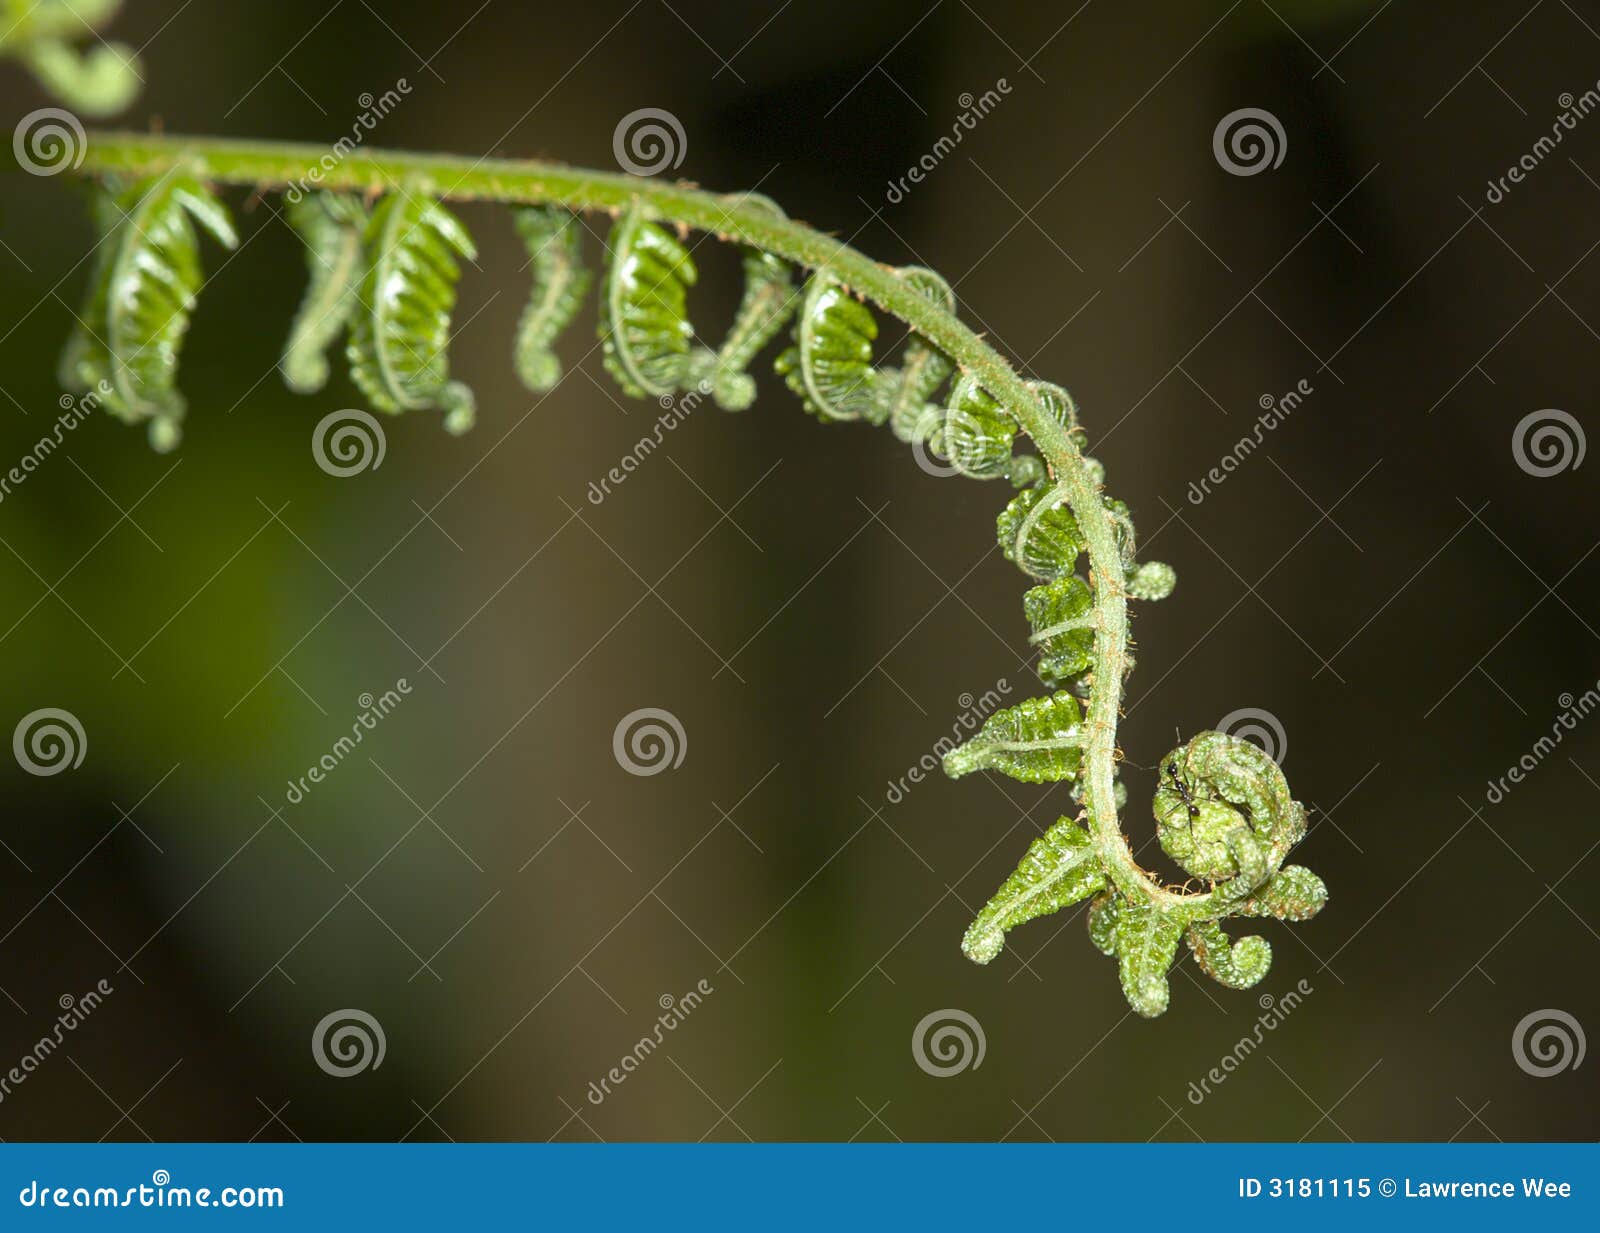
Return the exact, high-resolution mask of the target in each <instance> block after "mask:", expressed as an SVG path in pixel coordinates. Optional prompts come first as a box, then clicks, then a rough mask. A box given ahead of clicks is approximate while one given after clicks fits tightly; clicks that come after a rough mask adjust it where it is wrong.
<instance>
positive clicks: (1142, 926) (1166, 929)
mask: <svg viewBox="0 0 1600 1233" xmlns="http://www.w3.org/2000/svg"><path fill="white" fill-rule="evenodd" d="M1182 936H1183V926H1182V925H1181V924H1179V923H1178V921H1176V920H1175V919H1173V918H1172V917H1171V916H1169V915H1168V914H1167V913H1166V912H1165V911H1163V910H1162V909H1161V908H1160V907H1158V906H1157V905H1156V904H1154V903H1153V902H1151V901H1150V900H1147V899H1126V900H1124V901H1123V903H1122V905H1121V907H1120V908H1119V909H1118V912H1117V930H1116V948H1117V974H1118V976H1119V977H1120V978H1121V980H1122V992H1123V995H1124V996H1125V997H1126V998H1127V999H1128V1005H1129V1006H1131V1007H1133V1009H1134V1010H1135V1011H1137V1012H1138V1013H1139V1014H1141V1015H1143V1016H1144V1017H1145V1018H1146V1019H1154V1018H1155V1017H1156V1016H1157V1015H1159V1014H1161V1012H1162V1011H1164V1010H1166V1009H1167V1001H1168V999H1169V998H1170V997H1171V995H1172V991H1171V989H1170V988H1169V987H1168V985H1167V972H1168V971H1169V970H1170V969H1171V968H1172V961H1173V959H1174V958H1176V957H1177V954H1178V940H1179V939H1180V938H1181V937H1182Z"/></svg>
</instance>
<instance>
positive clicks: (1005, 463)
mask: <svg viewBox="0 0 1600 1233" xmlns="http://www.w3.org/2000/svg"><path fill="white" fill-rule="evenodd" d="M1016 439H1017V424H1016V421H1015V420H1013V419H1012V418H1011V417H1010V416H1009V415H1007V414H1006V413H1005V412H1004V411H1002V410H1001V409H1000V404H999V403H998V402H996V401H995V400H994V398H993V397H992V396H991V395H990V394H989V393H988V392H987V391H986V390H984V388H983V387H982V386H981V385H979V384H978V380H977V378H976V377H974V376H973V375H972V374H971V373H965V374H963V375H962V377H961V378H960V380H958V381H957V382H956V383H955V385H954V387H953V388H952V389H951V391H950V403H949V406H947V407H946V408H945V413H944V423H943V425H942V426H941V427H940V430H939V439H938V441H937V442H935V449H936V450H937V451H938V452H939V453H941V454H943V455H944V456H945V457H946V458H948V459H949V460H950V465H951V466H953V467H955V468H956V469H957V470H958V471H960V472H961V473H962V474H963V475H969V476H971V477H972V478H973V479H995V478H997V477H999V476H1001V475H1004V474H1005V473H1006V470H1007V468H1008V467H1009V465H1010V462H1011V447H1012V444H1013V443H1014V442H1015V441H1016Z"/></svg>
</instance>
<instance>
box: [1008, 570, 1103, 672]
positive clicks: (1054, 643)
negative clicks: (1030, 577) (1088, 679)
mask: <svg viewBox="0 0 1600 1233" xmlns="http://www.w3.org/2000/svg"><path fill="white" fill-rule="evenodd" d="M1093 609H1094V597H1093V596H1092V595H1091V594H1090V592H1089V586H1088V584H1087V583H1085V582H1084V581H1083V579H1082V578H1079V577H1078V576H1077V575H1076V574H1063V575H1062V576H1061V577H1059V578H1057V579H1056V580H1055V581H1054V582H1047V583H1045V585H1044V586H1040V587H1034V588H1033V590H1031V591H1029V592H1028V593H1027V594H1026V595H1024V596H1023V597H1022V613H1023V615H1024V616H1026V617H1027V618H1028V625H1029V627H1030V628H1031V629H1032V630H1033V633H1032V634H1030V635H1029V637H1028V641H1029V642H1031V643H1033V644H1034V645H1035V646H1037V647H1038V648H1039V661H1038V663H1036V664H1035V665H1034V670H1035V671H1036V672H1037V673H1038V674H1039V679H1040V680H1041V681H1043V682H1044V683H1045V684H1046V685H1048V686H1050V688H1052V689H1063V688H1066V687H1067V686H1068V685H1072V686H1074V687H1076V686H1077V685H1078V683H1079V681H1080V680H1081V678H1082V676H1083V674H1084V673H1085V672H1087V671H1088V670H1089V668H1090V667H1091V666H1092V665H1093V663H1094V613H1093Z"/></svg>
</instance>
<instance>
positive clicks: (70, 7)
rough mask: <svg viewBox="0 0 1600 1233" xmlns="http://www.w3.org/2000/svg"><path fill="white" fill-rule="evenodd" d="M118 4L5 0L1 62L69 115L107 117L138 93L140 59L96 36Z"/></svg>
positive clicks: (116, 0) (115, 0) (0, 11)
mask: <svg viewBox="0 0 1600 1233" xmlns="http://www.w3.org/2000/svg"><path fill="white" fill-rule="evenodd" d="M121 7H122V0H4V4H3V5H0V23H3V25H0V56H9V57H13V58H15V59H16V60H18V61H20V62H21V63H22V64H24V65H25V66H26V67H27V68H28V69H29V71H30V72H32V73H33V75H34V76H35V77H37V78H38V79H39V82H40V84H41V85H43V86H44V87H45V89H47V90H49V91H50V92H51V93H52V94H54V95H56V96H57V97H59V98H60V99H61V100H62V101H63V102H65V103H66V104H67V105H68V106H69V107H71V108H72V109H73V110H74V111H78V112H82V113H83V114H84V115H86V116H109V115H114V114H116V113H117V112H119V111H121V110H122V109H123V108H124V107H126V106H127V105H128V104H129V103H131V102H133V98H134V95H136V94H137V93H138V92H139V83H140V77H139V56H138V53H136V52H135V51H134V50H133V48H131V47H129V46H128V45H127V44H125V43H116V42H107V41H106V40H105V39H103V38H101V37H100V36H99V34H98V33H97V31H98V30H99V28H100V27H101V26H103V25H105V24H106V23H108V22H109V21H110V20H111V19H112V18H113V17H115V16H116V14H117V10H118V9H120V8H121Z"/></svg>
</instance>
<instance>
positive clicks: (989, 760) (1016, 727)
mask: <svg viewBox="0 0 1600 1233" xmlns="http://www.w3.org/2000/svg"><path fill="white" fill-rule="evenodd" d="M1082 765H1083V704H1082V703H1080V702H1079V701H1078V699H1077V698H1075V697H1073V696H1072V695H1071V694H1069V693H1067V692H1066V691H1065V690H1062V691H1059V692H1057V693H1054V694H1051V695H1050V696H1048V697H1045V698H1029V699H1028V700H1027V701H1026V702H1019V703H1018V704H1017V705H1016V706H1008V707H1006V708H1005V709H1004V710H1000V711H996V712H995V713H994V714H993V715H991V716H989V718H988V719H986V720H984V723H983V727H981V728H979V729H978V733H977V735H976V736H974V737H973V738H972V739H971V740H970V741H968V742H967V743H966V744H965V745H961V746H959V747H958V748H956V749H952V750H951V751H950V752H949V753H947V754H945V756H944V773H945V774H946V775H949V776H950V777H951V778H952V779H959V778H960V777H961V776H962V775H967V774H970V773H971V772H973V771H983V770H989V771H1002V772H1004V773H1005V774H1007V775H1010V776H1011V777H1012V778H1013V779H1020V780H1022V781H1023V782H1024V783H1062V782H1064V781H1068V780H1072V779H1075V778H1077V775H1078V770H1079V768H1080V767H1081V766H1082Z"/></svg>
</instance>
